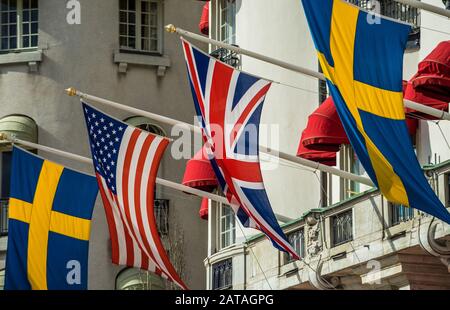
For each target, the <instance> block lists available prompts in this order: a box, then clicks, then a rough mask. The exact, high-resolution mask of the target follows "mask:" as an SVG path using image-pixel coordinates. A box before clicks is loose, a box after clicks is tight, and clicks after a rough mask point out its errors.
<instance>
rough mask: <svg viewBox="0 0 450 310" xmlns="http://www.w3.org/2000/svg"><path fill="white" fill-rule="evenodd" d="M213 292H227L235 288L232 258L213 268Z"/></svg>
mask: <svg viewBox="0 0 450 310" xmlns="http://www.w3.org/2000/svg"><path fill="white" fill-rule="evenodd" d="M212 284H213V285H212V288H213V290H226V289H229V288H231V287H232V286H233V261H232V259H231V258H229V259H227V260H224V261H221V262H219V263H217V264H214V265H213V266H212Z"/></svg>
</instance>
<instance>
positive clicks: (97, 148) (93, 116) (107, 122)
mask: <svg viewBox="0 0 450 310" xmlns="http://www.w3.org/2000/svg"><path fill="white" fill-rule="evenodd" d="M84 113H85V116H86V120H87V123H88V130H89V136H90V137H91V150H92V154H93V159H94V166H95V170H96V172H97V173H99V174H100V175H101V176H102V177H103V178H104V179H105V180H106V181H107V182H108V185H109V187H110V188H111V190H112V191H113V192H114V193H115V194H116V188H115V187H114V184H115V180H116V167H117V157H118V155H119V148H120V143H121V141H122V136H123V133H124V131H125V128H126V125H125V124H124V123H122V122H120V121H118V120H116V119H113V118H111V117H110V116H107V115H105V114H103V113H101V112H99V111H94V110H93V109H91V108H90V107H89V106H85V107H84Z"/></svg>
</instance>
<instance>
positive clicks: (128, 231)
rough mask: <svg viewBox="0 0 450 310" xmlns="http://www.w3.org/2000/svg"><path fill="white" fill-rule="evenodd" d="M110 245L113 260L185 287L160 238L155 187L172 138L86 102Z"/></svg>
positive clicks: (88, 126) (84, 106)
mask: <svg viewBox="0 0 450 310" xmlns="http://www.w3.org/2000/svg"><path fill="white" fill-rule="evenodd" d="M83 111H84V115H85V119H86V124H87V129H88V132H89V140H90V144H91V151H92V156H93V162H94V167H95V173H96V177H97V181H98V184H99V188H100V193H101V197H102V200H103V205H104V208H105V213H106V218H107V221H108V226H109V233H110V236H111V243H112V262H113V263H114V264H118V265H126V266H130V267H136V268H141V269H144V270H149V271H152V272H154V273H156V274H158V275H160V276H162V277H164V278H166V279H169V280H170V281H173V282H174V283H176V284H177V285H179V286H180V287H181V288H183V289H186V288H187V287H186V285H185V284H184V283H183V281H182V280H181V279H180V277H179V276H178V274H177V272H176V270H175V268H174V267H173V266H172V264H171V262H170V260H169V258H168V256H167V253H166V251H165V250H164V247H163V245H162V242H161V239H160V237H159V234H158V229H157V225H156V221H155V215H154V205H153V203H154V189H155V181H156V175H157V172H158V167H159V163H160V161H161V157H162V155H163V153H164V151H165V149H166V147H167V145H168V143H169V140H168V139H166V138H163V137H160V136H157V135H154V134H151V133H149V132H145V131H143V130H141V129H138V128H135V127H132V126H128V125H127V124H125V123H123V122H121V121H119V120H116V119H114V118H112V117H110V116H108V115H106V114H104V113H102V112H100V111H99V110H96V109H94V108H93V107H92V106H90V105H88V104H86V103H84V102H83Z"/></svg>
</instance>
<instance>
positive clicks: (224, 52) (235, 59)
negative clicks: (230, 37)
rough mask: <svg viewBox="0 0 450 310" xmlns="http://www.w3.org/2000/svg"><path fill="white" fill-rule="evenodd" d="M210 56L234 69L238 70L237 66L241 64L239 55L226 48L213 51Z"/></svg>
mask: <svg viewBox="0 0 450 310" xmlns="http://www.w3.org/2000/svg"><path fill="white" fill-rule="evenodd" d="M210 55H211V56H212V57H214V58H217V59H218V60H220V61H222V62H224V63H226V64H228V65H230V66H232V67H234V68H236V69H239V66H240V64H241V59H240V57H239V55H238V54H236V53H235V52H233V51H230V50H228V49H226V48H219V49H217V50H215V51H213V52H212V53H211V54H210Z"/></svg>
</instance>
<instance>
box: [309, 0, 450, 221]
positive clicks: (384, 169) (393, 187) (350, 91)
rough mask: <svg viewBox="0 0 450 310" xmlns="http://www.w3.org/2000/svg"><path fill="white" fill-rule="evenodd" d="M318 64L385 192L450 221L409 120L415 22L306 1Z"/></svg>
mask: <svg viewBox="0 0 450 310" xmlns="http://www.w3.org/2000/svg"><path fill="white" fill-rule="evenodd" d="M302 3H303V8H304V10H305V14H306V18H307V20H308V24H309V28H310V30H311V33H312V37H313V40H314V44H315V46H316V49H317V52H318V57H319V62H320V65H321V67H322V70H323V72H324V74H325V77H326V79H327V83H328V86H329V88H330V91H331V95H332V97H333V100H334V102H335V104H336V109H337V111H338V114H339V117H340V118H341V121H342V124H343V125H344V128H345V131H346V133H347V136H348V138H349V139H350V142H351V144H352V146H353V148H354V149H355V151H356V153H357V155H358V158H359V160H360V161H361V163H362V165H363V166H364V168H365V170H366V171H367V173H368V174H369V176H370V178H371V179H372V181H373V182H374V183H375V184H376V185H377V187H378V188H379V189H380V191H381V193H382V194H383V195H384V196H385V197H386V198H387V199H388V200H389V201H391V202H393V203H397V204H403V205H406V206H410V207H413V208H416V209H419V210H422V211H424V212H427V213H429V214H431V215H433V216H436V217H438V218H440V219H442V220H443V221H445V222H447V223H450V214H449V213H448V212H447V210H446V209H445V207H444V206H443V205H442V203H441V202H440V201H439V199H438V198H437V196H436V195H435V194H434V192H433V190H432V189H431V188H430V186H429V184H428V182H427V180H426V178H425V176H424V174H423V172H422V170H421V167H420V165H419V163H418V161H417V158H416V156H415V153H414V150H413V147H412V144H411V139H410V137H409V134H408V129H407V127H406V122H405V112H404V107H403V94H402V71H403V53H404V49H405V46H406V42H407V38H408V34H409V32H410V30H411V27H410V26H409V25H407V24H403V23H400V22H395V21H393V20H390V19H387V18H382V17H380V16H374V15H372V14H370V13H367V12H364V11H362V10H360V9H359V8H358V7H356V6H354V5H351V4H349V3H346V2H344V1H342V0H302Z"/></svg>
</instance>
